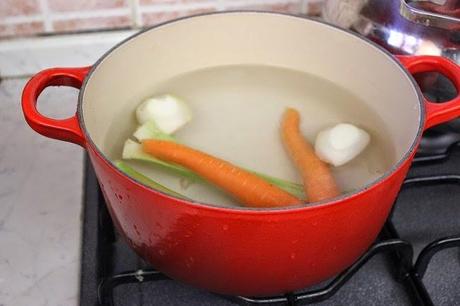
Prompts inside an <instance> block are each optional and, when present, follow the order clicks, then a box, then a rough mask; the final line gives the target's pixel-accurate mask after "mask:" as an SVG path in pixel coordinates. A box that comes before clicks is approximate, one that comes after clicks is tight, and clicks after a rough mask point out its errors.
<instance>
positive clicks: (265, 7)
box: [226, 1, 300, 13]
mask: <svg viewBox="0 0 460 306" xmlns="http://www.w3.org/2000/svg"><path fill="white" fill-rule="evenodd" d="M226 4H227V5H226V9H229V10H260V11H271V12H280V13H299V12H300V1H299V2H298V3H295V2H290V3H283V2H281V1H280V3H274V4H273V3H272V4H241V5H238V4H237V5H233V4H232V3H231V2H227V3H226Z"/></svg>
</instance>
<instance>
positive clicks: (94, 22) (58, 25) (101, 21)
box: [53, 16, 131, 32]
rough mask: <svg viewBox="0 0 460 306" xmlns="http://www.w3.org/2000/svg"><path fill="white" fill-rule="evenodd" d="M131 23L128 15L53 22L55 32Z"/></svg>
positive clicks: (110, 27) (96, 28)
mask: <svg viewBox="0 0 460 306" xmlns="http://www.w3.org/2000/svg"><path fill="white" fill-rule="evenodd" d="M130 25H131V18H130V17H129V16H116V17H95V18H82V19H69V20H57V21H55V22H54V23H53V26H54V30H55V31H56V32H79V31H85V30H99V29H115V28H126V27H129V26H130Z"/></svg>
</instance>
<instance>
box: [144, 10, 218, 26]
mask: <svg viewBox="0 0 460 306" xmlns="http://www.w3.org/2000/svg"><path fill="white" fill-rule="evenodd" d="M213 11H215V9H214V8H211V7H210V8H202V9H194V10H184V11H171V12H154V13H143V14H142V25H143V26H150V25H155V24H158V23H161V22H165V21H168V20H172V19H176V18H180V17H184V16H190V15H197V14H202V13H209V12H213Z"/></svg>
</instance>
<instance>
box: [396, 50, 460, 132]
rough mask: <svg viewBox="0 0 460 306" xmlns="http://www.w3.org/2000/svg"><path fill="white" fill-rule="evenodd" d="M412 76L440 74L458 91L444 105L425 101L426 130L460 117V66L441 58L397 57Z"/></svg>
mask: <svg viewBox="0 0 460 306" xmlns="http://www.w3.org/2000/svg"><path fill="white" fill-rule="evenodd" d="M397 58H398V59H399V61H400V62H401V63H402V64H403V65H404V66H405V67H406V68H407V70H409V72H410V73H411V74H416V73H419V72H439V73H442V74H443V75H444V76H446V77H447V78H449V79H450V80H451V81H452V83H453V84H454V86H455V88H456V90H457V96H456V97H455V98H454V99H452V100H450V101H448V102H444V103H433V102H430V101H429V100H427V99H425V107H426V119H425V129H428V128H430V127H432V126H435V125H438V124H441V123H444V122H447V121H450V120H452V119H455V118H457V117H459V116H460V66H458V65H456V64H455V63H454V62H452V61H451V60H448V59H446V58H444V57H440V56H397Z"/></svg>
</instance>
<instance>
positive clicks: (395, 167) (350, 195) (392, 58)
mask: <svg viewBox="0 0 460 306" xmlns="http://www.w3.org/2000/svg"><path fill="white" fill-rule="evenodd" d="M242 13H243V14H271V15H281V16H286V17H290V18H296V19H303V20H308V21H310V22H315V23H318V24H321V25H322V26H326V27H330V28H333V29H335V30H338V31H341V32H342V33H344V34H347V35H351V36H353V37H354V38H358V39H360V40H363V41H365V42H367V43H368V44H369V45H371V46H373V47H374V48H375V49H376V50H377V51H379V52H380V53H381V54H383V55H384V56H385V57H387V58H388V59H389V60H390V61H392V62H393V63H395V64H396V65H398V66H399V67H400V68H401V70H402V72H403V73H404V74H405V75H406V76H407V77H408V79H409V80H410V82H411V83H412V86H413V89H414V91H415V92H416V93H417V97H418V101H419V106H420V117H419V122H418V124H419V127H418V130H417V134H416V135H415V137H414V140H413V142H412V144H411V146H410V148H409V150H407V152H406V153H405V154H404V155H403V156H402V157H401V158H400V160H399V161H397V162H396V163H394V165H393V166H392V167H391V168H390V169H388V170H387V171H385V173H384V174H382V175H381V176H379V178H377V179H376V180H374V181H372V182H370V183H368V184H366V185H364V186H363V187H361V188H359V189H358V190H356V191H352V192H348V193H344V194H341V195H340V196H337V197H335V198H333V199H332V200H324V201H320V202H315V203H307V204H306V205H305V204H299V205H292V206H286V207H276V208H251V207H222V206H218V205H216V204H212V203H203V202H200V201H194V200H183V199H179V198H176V197H173V196H171V195H169V194H167V193H164V192H162V191H159V190H156V189H153V188H151V187H149V186H147V185H145V184H143V183H141V182H139V181H138V180H136V179H134V178H132V177H130V176H128V175H126V174H124V173H123V172H122V171H120V170H119V169H118V168H117V167H116V166H115V164H114V163H113V162H112V161H111V160H110V159H108V158H107V157H106V156H105V154H104V153H102V151H101V150H100V149H99V148H98V147H97V146H96V144H95V143H94V142H93V140H92V138H91V136H90V134H89V132H88V131H87V129H86V126H85V120H84V117H83V93H84V92H85V88H86V85H87V83H88V82H89V80H90V79H91V75H92V74H93V73H94V71H95V70H96V69H97V68H98V66H99V64H101V63H102V61H103V60H104V59H105V58H107V57H108V56H109V55H110V54H111V53H112V52H113V51H114V50H115V49H117V48H118V47H120V46H121V45H124V44H126V43H128V42H129V41H131V40H132V39H134V38H135V37H137V36H140V35H142V34H144V33H146V32H148V31H151V30H155V29H157V28H160V27H162V26H165V25H169V24H172V23H176V22H181V21H184V20H188V19H192V18H196V17H202V16H207V15H221V14H222V15H227V14H242ZM425 117H426V105H425V102H424V97H423V94H422V93H421V91H420V88H419V87H418V85H417V82H416V81H415V79H414V78H413V76H412V74H411V73H410V72H409V71H408V70H407V69H406V68H405V67H404V65H403V64H402V63H401V62H399V61H398V60H397V58H396V57H395V56H394V55H393V54H391V53H390V52H389V51H387V50H386V49H384V48H383V47H381V46H379V45H378V44H376V43H375V42H373V41H371V40H369V39H367V38H365V37H362V36H360V35H358V34H357V33H354V32H352V31H350V30H348V29H343V28H340V27H338V26H336V25H332V24H329V23H326V22H323V21H320V20H317V19H313V18H309V17H305V16H299V15H295V14H289V13H278V12H269V11H257V10H243V11H241V10H235V11H224V12H211V13H203V14H197V15H192V16H186V17H181V18H178V19H174V20H170V21H166V22H163V23H160V24H157V25H154V26H152V27H149V28H147V29H144V30H142V31H139V32H138V33H135V34H134V35H131V36H130V37H128V38H126V39H124V40H123V41H121V42H119V43H118V44H116V45H115V46H113V47H112V48H111V49H109V50H108V51H107V52H106V53H104V54H103V55H102V56H101V57H100V58H99V59H98V60H97V61H96V62H95V63H94V65H93V66H92V67H91V69H90V71H89V72H88V74H87V75H86V77H85V79H84V81H83V84H82V86H81V89H80V92H79V95H78V104H77V118H78V121H79V124H80V128H81V130H82V131H83V135H84V137H85V141H86V143H87V144H89V146H90V147H91V149H92V150H93V151H94V152H95V153H96V154H97V156H98V157H99V158H100V159H101V160H102V161H103V162H104V163H105V164H106V165H107V166H109V167H110V168H112V170H114V171H115V172H116V173H117V175H119V176H122V177H124V178H125V179H128V180H130V181H131V182H132V183H134V184H136V185H138V186H140V187H142V188H144V189H147V190H149V191H150V192H156V193H158V194H159V195H161V196H164V197H167V198H169V199H174V200H175V201H177V202H180V203H182V204H185V205H191V206H194V207H196V208H199V209H207V210H213V211H216V210H217V211H221V212H225V213H238V214H241V213H243V214H248V215H252V214H257V215H264V214H279V213H297V212H299V211H303V210H311V209H321V208H326V207H329V206H332V205H338V204H340V203H342V202H344V200H349V199H352V198H355V197H357V196H359V195H360V194H363V193H365V192H367V191H369V190H371V189H373V188H375V187H376V186H377V185H380V184H382V183H384V182H385V181H386V180H388V179H389V178H390V177H392V176H393V175H394V174H395V172H397V171H398V170H399V169H400V168H401V167H402V166H403V165H404V164H405V163H406V162H408V159H409V158H410V157H411V156H412V154H413V153H414V151H415V150H416V148H417V147H418V144H419V142H420V140H421V137H422V134H423V130H424V123H425Z"/></svg>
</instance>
